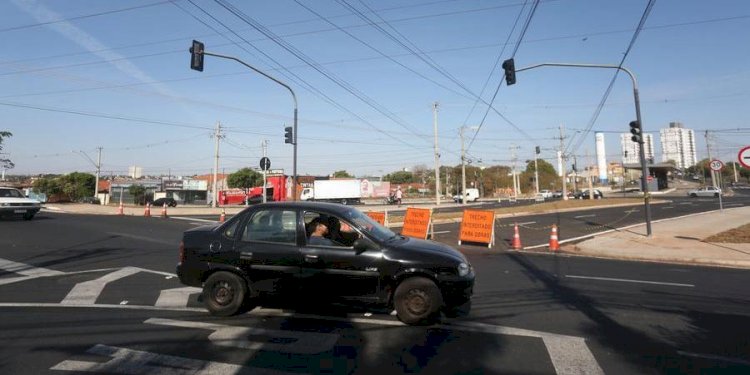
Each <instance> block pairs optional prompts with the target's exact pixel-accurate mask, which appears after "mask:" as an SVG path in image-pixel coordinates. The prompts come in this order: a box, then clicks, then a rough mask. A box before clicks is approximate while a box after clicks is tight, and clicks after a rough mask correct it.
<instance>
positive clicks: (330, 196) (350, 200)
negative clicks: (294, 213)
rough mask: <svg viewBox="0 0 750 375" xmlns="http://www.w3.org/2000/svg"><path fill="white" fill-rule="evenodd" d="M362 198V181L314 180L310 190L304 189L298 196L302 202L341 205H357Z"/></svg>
mask: <svg viewBox="0 0 750 375" xmlns="http://www.w3.org/2000/svg"><path fill="white" fill-rule="evenodd" d="M361 198H362V181H360V180H357V179H346V180H315V181H314V182H313V187H312V188H304V189H303V190H302V194H301V195H300V200H303V201H321V202H335V203H341V204H359V203H360V199H361Z"/></svg>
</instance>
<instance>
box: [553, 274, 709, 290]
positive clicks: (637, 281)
mask: <svg viewBox="0 0 750 375" xmlns="http://www.w3.org/2000/svg"><path fill="white" fill-rule="evenodd" d="M565 277H569V278H571V279H587V280H602V281H619V282H623V283H637V284H654V285H667V286H682V287H686V288H694V287H695V285H693V284H680V283H667V282H661V281H646V280H631V279H617V278H611V277H595V276H576V275H565Z"/></svg>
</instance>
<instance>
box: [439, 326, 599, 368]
mask: <svg viewBox="0 0 750 375" xmlns="http://www.w3.org/2000/svg"><path fill="white" fill-rule="evenodd" d="M448 327H459V328H461V329H464V330H469V331H475V332H486V333H494V334H499V335H509V336H524V337H537V338H541V339H542V342H543V343H544V346H545V347H546V348H547V353H549V356H550V360H551V361H552V365H553V366H554V367H555V372H556V373H557V374H558V375H569V374H570V375H573V374H604V370H602V368H601V367H599V363H597V362H596V358H594V355H593V354H592V353H591V350H590V349H589V348H588V346H587V345H586V341H585V340H584V339H583V338H582V337H576V336H566V335H558V334H554V333H547V332H538V331H531V330H527V329H520V328H511V327H502V326H495V325H490V324H485V323H477V322H461V323H454V324H450V325H448Z"/></svg>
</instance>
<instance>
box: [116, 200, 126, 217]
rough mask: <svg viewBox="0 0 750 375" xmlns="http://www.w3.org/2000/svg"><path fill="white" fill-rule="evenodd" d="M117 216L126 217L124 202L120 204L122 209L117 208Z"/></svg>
mask: <svg viewBox="0 0 750 375" xmlns="http://www.w3.org/2000/svg"><path fill="white" fill-rule="evenodd" d="M117 214H118V215H125V209H124V208H123V207H122V202H120V207H118V208H117Z"/></svg>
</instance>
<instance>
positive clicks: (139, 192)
mask: <svg viewBox="0 0 750 375" xmlns="http://www.w3.org/2000/svg"><path fill="white" fill-rule="evenodd" d="M128 193H130V195H132V196H133V199H134V200H135V202H136V203H138V204H142V203H144V197H145V196H146V188H145V187H144V186H143V185H138V184H134V185H130V187H128Z"/></svg>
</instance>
